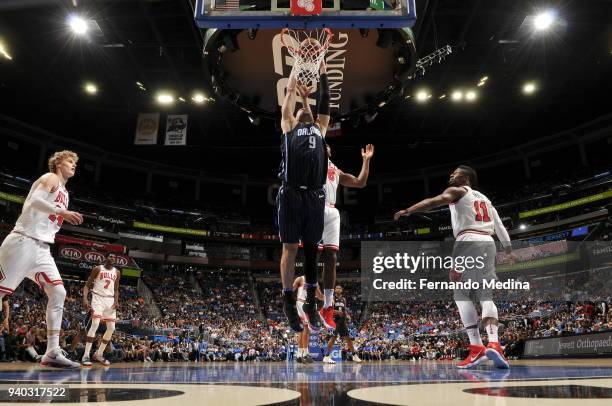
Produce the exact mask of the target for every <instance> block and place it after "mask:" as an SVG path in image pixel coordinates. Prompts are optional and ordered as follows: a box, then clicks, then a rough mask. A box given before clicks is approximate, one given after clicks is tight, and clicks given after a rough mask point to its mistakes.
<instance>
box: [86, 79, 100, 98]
mask: <svg viewBox="0 0 612 406" xmlns="http://www.w3.org/2000/svg"><path fill="white" fill-rule="evenodd" d="M85 92H86V93H87V94H91V95H94V94H96V93H98V86H96V85H95V84H94V83H91V82H88V83H85Z"/></svg>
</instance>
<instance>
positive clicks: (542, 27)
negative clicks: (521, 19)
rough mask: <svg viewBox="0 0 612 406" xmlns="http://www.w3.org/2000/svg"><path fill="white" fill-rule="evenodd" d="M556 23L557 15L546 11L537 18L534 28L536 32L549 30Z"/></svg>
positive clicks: (534, 20) (534, 21)
mask: <svg viewBox="0 0 612 406" xmlns="http://www.w3.org/2000/svg"><path fill="white" fill-rule="evenodd" d="M554 21H555V15H554V13H552V12H551V11H545V12H543V13H540V14H538V15H536V16H535V18H534V19H533V27H534V28H535V30H536V31H546V30H548V29H549V28H550V27H551V25H552V24H553V22H554Z"/></svg>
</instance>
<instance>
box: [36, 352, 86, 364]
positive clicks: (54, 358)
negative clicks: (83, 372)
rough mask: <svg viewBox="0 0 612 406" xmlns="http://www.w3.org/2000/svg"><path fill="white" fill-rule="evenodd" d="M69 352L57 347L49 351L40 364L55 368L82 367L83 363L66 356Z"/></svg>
mask: <svg viewBox="0 0 612 406" xmlns="http://www.w3.org/2000/svg"><path fill="white" fill-rule="evenodd" d="M67 355H68V353H67V352H66V351H64V350H62V349H61V348H59V347H57V348H54V349H52V350H49V351H47V353H46V354H45V355H44V356H43V357H42V359H41V360H40V365H42V366H44V367H46V366H50V367H55V368H80V367H81V364H79V363H78V362H74V361H71V360H69V359H68V358H67V357H66V356H67Z"/></svg>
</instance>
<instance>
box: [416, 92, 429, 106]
mask: <svg viewBox="0 0 612 406" xmlns="http://www.w3.org/2000/svg"><path fill="white" fill-rule="evenodd" d="M430 97H431V94H429V93H428V92H427V91H426V90H419V91H418V92H417V94H416V99H417V101H418V102H420V103H423V102H426V101H427V99H429V98H430Z"/></svg>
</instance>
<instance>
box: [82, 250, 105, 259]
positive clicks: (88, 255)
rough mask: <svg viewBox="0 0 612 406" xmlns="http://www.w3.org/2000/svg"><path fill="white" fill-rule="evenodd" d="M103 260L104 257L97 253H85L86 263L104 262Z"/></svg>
mask: <svg viewBox="0 0 612 406" xmlns="http://www.w3.org/2000/svg"><path fill="white" fill-rule="evenodd" d="M104 260H105V257H104V255H103V254H101V253H99V252H96V251H89V252H87V253H85V261H87V262H104Z"/></svg>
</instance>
